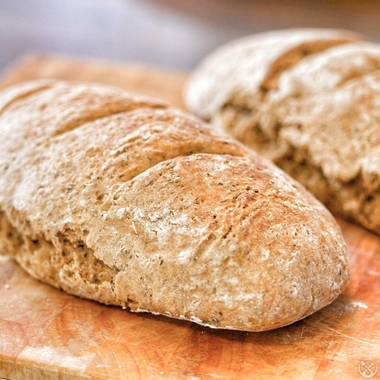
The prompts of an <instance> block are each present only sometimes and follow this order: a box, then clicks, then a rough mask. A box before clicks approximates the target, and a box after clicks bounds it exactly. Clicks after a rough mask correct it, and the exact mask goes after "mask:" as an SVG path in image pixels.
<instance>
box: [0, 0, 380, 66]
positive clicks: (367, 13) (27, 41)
mask: <svg viewBox="0 0 380 380" xmlns="http://www.w3.org/2000/svg"><path fill="white" fill-rule="evenodd" d="M291 27H331V28H345V29H351V30H354V31H357V32H360V33H363V34H364V35H366V36H367V37H368V38H369V39H371V40H373V41H378V42H380V1H379V0H346V1H344V0H329V1H327V0H304V1H300V0H290V1H288V0H199V1H197V0H186V1H181V0H177V1H176V0H26V1H25V0H0V71H2V70H3V69H4V68H5V67H7V66H9V65H10V64H11V63H12V62H14V61H15V60H17V59H19V58H20V57H21V56H23V55H25V54H26V53H30V52H37V53H44V54H45V53H47V54H55V55H57V54H59V55H65V56H73V57H78V56H79V57H84V58H96V59H99V60H111V61H117V62H128V63H129V62H133V63H143V64H146V65H151V66H159V67H164V68H169V69H178V70H190V69H192V68H193V67H194V66H195V65H196V63H197V62H199V60H200V59H201V58H202V57H203V56H205V55H206V54H207V53H209V52H210V51H212V50H213V49H215V48H216V47H217V46H219V45H220V44H222V43H225V42H227V41H229V40H231V39H234V38H237V37H240V36H243V35H246V34H251V33H257V32H262V31H267V30H271V29H280V28H291Z"/></svg>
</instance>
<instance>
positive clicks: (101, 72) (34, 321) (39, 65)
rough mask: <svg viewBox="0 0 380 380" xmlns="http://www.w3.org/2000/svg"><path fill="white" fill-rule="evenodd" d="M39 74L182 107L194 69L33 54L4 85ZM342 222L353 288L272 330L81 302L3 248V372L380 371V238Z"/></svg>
mask: <svg viewBox="0 0 380 380" xmlns="http://www.w3.org/2000/svg"><path fill="white" fill-rule="evenodd" d="M39 77H53V78H61V79H71V80H82V81H83V80H85V81H97V82H103V83H108V84H113V85H117V86H120V87H123V88H125V89H127V90H130V91H135V92H138V93H143V94H148V95H153V96H157V97H160V98H163V99H165V100H167V101H168V102H170V103H172V104H173V105H176V106H179V107H182V106H183V104H182V101H181V91H182V86H183V84H184V81H185V79H186V73H173V72H168V71H164V70H159V69H153V68H148V67H139V66H136V65H126V66H122V65H119V66H114V65H109V64H106V63H104V64H100V63H93V62H79V61H73V60H70V59H67V58H66V59H65V58H59V57H49V56H46V57H43V56H31V57H27V58H26V59H23V60H22V61H21V62H19V63H18V64H17V65H15V66H14V67H12V68H11V69H10V70H9V71H8V72H7V73H5V74H4V75H3V78H2V81H1V83H0V86H1V87H5V86H8V85H10V84H13V83H16V82H20V81H23V80H28V79H33V78H39ZM338 221H339V223H340V225H341V227H342V230H343V232H344V236H345V238H346V240H347V243H348V246H349V250H350V253H351V257H352V279H351V283H350V286H349V288H348V289H347V290H346V292H345V293H344V294H343V295H342V296H340V297H339V298H338V299H337V300H336V301H335V302H333V303H332V304H331V305H330V306H327V307H326V308H324V309H323V310H321V311H320V312H317V313H316V314H314V315H312V316H310V317H308V318H306V319H304V320H303V321H300V322H297V323H294V324H293V325H290V326H287V327H285V328H281V329H277V330H274V331H269V332H263V333H246V332H237V331H218V330H212V329H209V328H206V327H201V326H198V325H196V324H193V323H190V322H185V321H177V320H172V319H169V318H166V317H161V316H153V315H149V314H132V313H130V312H128V311H126V310H121V309H119V308H115V307H108V306H103V305H99V304H97V303H95V302H91V301H85V300H81V299H79V298H75V297H72V296H69V295H67V294H65V293H63V292H60V291H58V290H56V289H53V288H51V287H49V286H47V285H45V284H42V283H40V282H38V281H36V280H34V279H32V278H31V277H29V276H28V275H26V274H25V273H24V272H23V271H22V270H21V269H20V268H19V267H18V266H17V265H16V264H15V263H14V262H13V261H11V260H10V259H9V258H7V257H3V258H1V256H0V300H1V309H0V377H3V378H10V379H36V380H37V379H38V380H40V379H63V380H64V379H157V378H158V379H161V378H162V379H361V378H370V377H371V376H372V377H373V378H375V379H376V378H379V379H380V371H379V373H378V374H376V368H377V365H379V366H380V300H379V299H380V297H379V291H380V237H379V236H376V235H374V234H371V233H369V232H367V231H365V230H364V229H362V228H360V227H357V226H355V225H353V224H350V223H347V222H344V221H342V220H338ZM360 371H361V372H362V375H361V374H360V373H359V372H360Z"/></svg>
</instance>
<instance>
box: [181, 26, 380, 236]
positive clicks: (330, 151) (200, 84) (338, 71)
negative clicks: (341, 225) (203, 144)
mask: <svg viewBox="0 0 380 380" xmlns="http://www.w3.org/2000/svg"><path fill="white" fill-rule="evenodd" d="M185 97H186V102H187V106H188V108H189V109H190V110H192V111H193V112H194V113H196V114H198V115H199V116H202V117H203V118H205V119H208V120H211V121H212V122H213V123H214V124H215V125H217V126H219V127H221V128H222V129H224V130H225V131H227V132H228V133H230V134H231V135H232V136H234V137H236V138H237V139H239V140H240V141H242V142H243V143H245V144H246V145H247V146H249V147H251V148H253V149H255V150H256V151H258V152H259V154H261V155H264V156H266V157H267V158H270V159H271V160H273V161H274V162H275V163H276V164H277V165H278V166H280V167H281V168H282V169H284V170H285V171H286V172H288V174H290V175H291V176H292V177H294V178H295V179H297V180H298V181H299V182H301V183H302V184H303V185H305V186H306V187H307V188H308V189H309V190H310V191H311V192H312V193H313V194H314V195H315V196H316V197H317V198H318V199H319V200H321V201H322V202H323V203H325V205H326V206H327V207H328V208H329V209H330V210H331V211H333V213H336V214H338V215H341V216H343V217H346V218H347V219H350V220H352V221H355V222H357V223H359V224H361V225H362V226H364V227H366V228H368V229H370V230H373V231H375V232H377V233H380V191H379V186H380V113H379V112H380V111H379V110H380V45H376V44H371V43H368V42H364V41H361V39H360V37H359V36H356V35H354V34H353V33H350V32H344V31H339V30H308V29H296V30H286V31H276V32H268V33H264V34H259V35H255V36H250V37H246V38H244V39H241V40H239V41H235V42H233V43H231V44H229V45H228V46H224V47H221V48H220V49H219V50H218V51H216V52H215V53H214V54H212V55H211V56H209V57H208V58H206V59H205V61H204V62H203V63H201V64H200V66H199V67H198V68H197V69H196V70H195V71H194V73H193V75H192V76H191V78H190V79H189V82H188V85H187V88H186V92H185Z"/></svg>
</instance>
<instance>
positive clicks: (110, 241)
mask: <svg viewBox="0 0 380 380" xmlns="http://www.w3.org/2000/svg"><path fill="white" fill-rule="evenodd" d="M59 94H62V95H61V96H59ZM68 94H69V95H68ZM74 94H81V95H80V96H79V97H78V96H74ZM112 97H114V98H115V99H113V98H112ZM83 99H86V101H84V100H83ZM78 102H79V104H78ZM41 104H47V105H48V106H47V108H48V110H47V108H46V107H41ZM103 104H104V109H103ZM33 105H34V107H33ZM91 107H92V108H91ZM55 109H56V112H54V110H55ZM31 110H33V112H32V111H31ZM110 110H111V111H110ZM29 111H30V112H29ZM45 112H46V114H45ZM38 113H40V117H38ZM54 113H56V118H57V119H58V120H59V122H56V123H52V121H51V120H52V119H51V115H53V114H54ZM79 113H80V115H81V116H80V117H78V114H79ZM83 115H84V116H83ZM60 116H61V117H60ZM73 119H75V120H77V121H76V122H75V123H73V121H72V120H73ZM78 120H80V122H79V121H78ZM9 123H12V125H13V126H14V128H15V129H13V130H11V129H10V128H9ZM0 130H1V131H2V132H4V134H5V135H6V136H7V138H6V139H4V140H2V142H0V144H1V147H0V148H1V149H0V150H2V151H5V150H7V151H8V152H9V154H8V155H3V154H2V155H1V156H0V159H1V161H0V162H1V166H0V210H1V211H2V214H0V237H1V240H2V241H3V242H4V244H3V245H2V246H0V249H3V250H7V252H8V253H11V254H12V255H13V256H14V257H15V258H16V260H17V261H18V262H19V263H20V264H21V265H22V266H23V267H24V268H25V269H26V270H27V271H28V272H29V273H30V274H32V275H33V276H34V277H36V278H38V279H40V280H42V281H45V282H47V283H49V284H51V285H53V286H56V287H58V288H62V289H64V290H65V291H67V292H69V293H71V294H74V295H77V296H80V297H85V298H89V299H94V300H97V301H99V302H103V303H106V304H113V305H121V306H126V307H129V308H130V309H131V310H132V311H149V312H153V313H160V314H164V315H168V316H171V317H175V318H183V319H187V320H192V321H194V322H197V323H201V324H206V325H210V326H212V327H218V328H232V329H241V330H248V331H261V330H268V329H272V328H276V327H280V326H282V325H285V324H288V323H291V322H294V321H295V320H298V319H300V318H303V317H305V316H306V315H309V314H311V313H313V312H314V311H316V310H318V309H320V308H321V307H323V306H325V305H326V304H328V303H330V302H331V301H332V300H334V299H335V298H336V297H337V296H338V295H339V294H340V293H341V292H342V291H343V290H344V289H345V287H346V286H347V283H348V279H349V259H348V254H347V249H346V246H345V244H344V241H343V238H342V236H341V232H340V229H339V227H338V226H337V224H336V222H335V220H334V219H333V218H332V216H331V215H330V214H329V212H328V211H327V210H326V209H325V208H324V207H323V206H322V205H321V204H320V203H319V202H318V201H316V200H315V199H314V198H313V197H312V196H311V195H310V194H309V193H308V192H307V191H306V190H305V189H304V188H303V187H302V186H300V185H299V184H298V183H296V182H295V181H293V180H292V179H290V178H289V177H288V176H287V175H285V174H284V173H283V172H282V171H281V170H279V169H277V168H276V167H275V166H274V165H272V164H271V163H269V162H268V161H266V160H265V159H263V158H260V157H259V156H257V155H256V154H254V153H252V152H250V151H249V150H248V149H246V148H244V147H243V146H242V145H240V144H239V143H237V142H236V141H235V140H233V139H232V138H230V137H228V136H226V135H223V134H220V133H217V132H215V131H214V130H213V129H212V128H210V127H209V126H208V125H207V124H204V123H202V122H200V121H199V120H197V119H195V118H194V117H192V116H190V115H187V114H185V113H183V112H181V111H178V110H175V109H172V108H170V107H167V106H165V105H163V104H162V103H160V102H158V101H154V100H149V99H143V100H142V99H137V98H134V97H132V96H130V95H128V94H125V93H122V92H121V91H120V93H119V91H118V90H115V89H110V88H108V87H99V86H96V85H72V84H67V83H62V82H57V83H52V84H51V85H49V87H48V88H45V89H43V90H41V91H37V92H34V93H31V94H30V96H21V97H19V98H17V97H16V98H15V99H14V100H13V101H12V104H10V105H9V106H8V107H7V108H6V109H5V110H4V111H3V114H2V115H1V116H0ZM13 135H17V136H22V138H23V143H20V142H19V143H18V145H15V143H14V141H15V137H14V136H13ZM8 137H9V138H8ZM3 149H4V150H3ZM3 253H4V251H3ZM310 274H313V276H311V275H310Z"/></svg>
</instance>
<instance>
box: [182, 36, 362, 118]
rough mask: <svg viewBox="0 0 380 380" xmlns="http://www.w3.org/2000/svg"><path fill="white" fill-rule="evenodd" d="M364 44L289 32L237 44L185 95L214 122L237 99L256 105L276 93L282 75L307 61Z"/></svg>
mask: <svg viewBox="0 0 380 380" xmlns="http://www.w3.org/2000/svg"><path fill="white" fill-rule="evenodd" d="M360 39H361V36H359V35H358V34H356V33H353V32H349V31H345V30H335V29H288V30H283V31H280V32H279V31H271V32H266V33H260V34H257V35H253V36H247V37H243V38H240V39H237V40H235V41H232V42H230V43H228V44H226V45H223V46H221V47H219V48H218V49H217V50H216V51H215V52H214V53H212V54H210V55H209V56H208V57H206V59H205V60H204V61H203V62H202V63H201V64H200V65H199V66H198V67H197V69H196V70H195V71H194V72H193V73H192V75H191V76H190V78H189V80H188V82H187V87H186V88H185V91H184V96H185V101H186V105H187V107H188V108H189V110H190V111H192V112H193V113H195V114H196V115H199V116H200V117H202V118H204V119H206V120H208V119H210V117H211V116H212V114H213V113H214V112H215V111H217V110H218V109H219V108H220V107H222V106H223V105H224V104H225V103H227V102H228V101H229V100H230V99H231V98H233V97H236V96H245V97H246V98H248V99H251V102H253V103H256V102H257V101H259V100H260V93H261V91H264V92H265V91H267V90H270V89H272V88H274V87H276V86H277V81H278V78H279V76H280V75H281V73H282V72H283V71H284V70H287V69H289V68H290V67H293V66H294V65H295V64H296V63H297V62H299V61H300V60H301V59H302V58H304V57H305V56H307V55H310V54H313V53H316V52H319V51H323V50H325V49H328V48H329V47H332V46H335V45H340V44H344V43H347V42H352V41H357V40H360Z"/></svg>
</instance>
